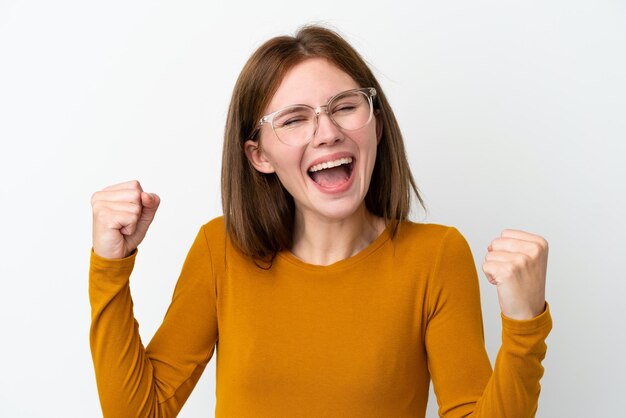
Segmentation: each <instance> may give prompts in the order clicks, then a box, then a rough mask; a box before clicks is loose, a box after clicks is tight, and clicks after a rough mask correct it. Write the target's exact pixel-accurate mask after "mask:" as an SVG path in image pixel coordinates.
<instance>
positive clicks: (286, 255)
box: [277, 227, 391, 272]
mask: <svg viewBox="0 0 626 418" xmlns="http://www.w3.org/2000/svg"><path fill="white" fill-rule="evenodd" d="M389 238H391V233H390V232H389V228H387V227H385V229H383V231H382V232H381V233H380V234H379V235H378V237H376V239H375V240H374V241H372V242H370V243H369V245H368V246H367V247H365V248H363V249H362V250H361V251H359V252H358V253H356V254H355V255H353V256H351V257H348V258H344V259H343V260H339V261H336V262H334V263H333V264H328V265H325V266H324V265H320V264H310V263H307V262H304V261H302V260H300V259H299V258H298V257H296V256H295V255H294V254H293V253H292V252H291V251H289V250H282V251H280V252H279V253H278V254H277V255H278V257H280V258H281V259H283V260H285V261H287V262H289V263H290V264H293V265H295V266H296V267H298V268H302V269H305V270H311V271H326V272H328V271H332V270H342V269H344V268H348V267H351V266H353V265H354V264H356V263H358V262H360V261H361V260H363V259H365V258H367V257H369V256H370V255H371V254H372V253H374V252H375V251H376V250H377V249H378V248H380V247H381V246H382V245H383V244H384V243H385V242H387V241H388V240H389Z"/></svg>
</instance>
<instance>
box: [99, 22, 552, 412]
mask: <svg viewBox="0 0 626 418" xmlns="http://www.w3.org/2000/svg"><path fill="white" fill-rule="evenodd" d="M411 192H413V193H415V195H416V197H417V199H418V200H419V201H420V203H422V205H423V202H422V199H421V197H420V195H419V193H418V190H417V188H416V187H415V183H414V181H413V178H412V176H411V173H410V170H409V167H408V164H407V159H406V156H405V151H404V146H403V141H402V135H401V133H400V129H399V127H398V124H397V122H396V119H395V117H394V114H393V111H392V110H391V108H390V106H389V103H388V102H387V100H386V98H385V94H384V92H383V90H382V88H381V87H380V85H379V84H378V82H377V81H376V79H375V78H374V76H373V74H372V72H371V71H370V70H369V68H368V67H367V65H366V64H365V63H364V61H363V59H362V58H361V57H360V56H359V54H358V53H357V52H356V51H355V50H354V49H353V48H352V47H351V46H350V45H349V44H348V43H347V42H346V41H345V40H344V39H342V38H341V37H340V36H339V35H338V34H336V33H335V32H333V31H330V30H328V29H325V28H321V27H316V26H308V27H304V28H302V29H301V30H300V31H299V32H298V33H297V34H296V36H295V37H287V36H284V37H277V38H273V39H271V40H269V41H268V42H266V43H265V44H264V45H262V46H261V47H260V48H259V49H258V50H257V51H256V52H255V53H254V54H253V55H252V57H251V58H250V59H249V61H248V62H247V64H246V65H245V67H244V68H243V70H242V72H241V75H240V76H239V79H238V80H237V83H236V86H235V88H234V92H233V96H232V101H231V104H230V108H229V112H228V120H227V124H226V131H225V144H224V155H223V167H222V199H223V208H224V215H223V217H219V218H216V219H213V220H211V221H210V222H207V223H206V224H204V225H202V226H201V227H200V230H199V232H198V234H197V237H196V239H195V241H194V243H193V245H192V246H191V249H190V250H189V253H188V255H187V258H186V260H185V263H184V265H183V267H182V271H181V274H180V277H179V279H178V283H177V285H176V289H175V291H174V296H173V299H172V303H171V305H170V307H169V309H168V311H167V314H166V316H165V319H164V321H163V324H162V325H161V327H160V328H159V329H158V331H157V332H156V334H155V335H154V337H153V339H152V340H151V341H150V343H149V344H148V346H147V347H146V348H145V349H144V346H143V345H142V342H141V340H140V337H139V333H138V330H137V323H136V321H135V320H134V317H133V310H132V300H131V295H130V291H129V284H128V283H129V277H130V274H131V272H132V269H133V266H134V263H135V259H136V257H137V254H138V250H137V247H138V245H139V243H140V242H141V241H142V240H143V238H144V237H145V234H146V231H147V229H148V227H149V225H150V223H151V222H152V220H153V218H154V216H155V212H156V210H157V208H158V206H159V203H160V199H159V197H158V196H157V195H156V194H152V193H146V192H144V191H143V190H142V188H141V185H140V184H139V182H138V181H129V182H126V183H121V184H117V185H114V186H110V187H107V188H105V189H103V190H101V191H98V192H96V193H94V195H93V196H92V206H93V215H94V216H93V220H94V222H93V248H92V251H91V267H90V273H89V296H90V302H91V307H92V326H91V336H90V337H91V341H90V342H91V350H92V355H93V361H94V366H95V372H96V379H97V383H98V391H99V395H100V401H101V405H102V410H103V412H104V415H105V416H107V417H109V416H110V417H130V416H133V417H134V416H138V417H153V416H154V417H157V416H158V417H166V416H175V415H176V414H177V413H178V412H179V411H180V409H181V408H182V406H183V404H184V403H185V401H186V399H187V398H188V396H189V394H190V393H191V391H192V389H193V387H194V386H195V384H196V382H197V381H198V379H199V378H200V375H201V374H202V371H203V370H204V368H205V367H206V365H207V363H208V362H209V361H210V360H211V358H212V357H213V353H214V350H216V352H217V355H216V357H217V360H216V361H217V389H216V395H217V403H216V410H215V415H216V417H237V418H245V417H424V416H425V410H426V404H427V398H428V387H429V384H430V380H431V378H432V381H433V384H434V388H435V393H436V395H437V401H438V404H439V414H440V416H443V417H466V416H474V417H489V418H494V417H529V416H533V415H534V412H535V411H536V409H537V403H538V397H539V392H540V385H539V380H540V379H541V377H542V375H543V367H542V365H541V361H542V360H543V358H544V356H545V354H546V345H545V339H546V337H547V335H548V333H549V332H550V329H551V327H552V321H551V317H550V312H549V306H548V304H547V303H546V301H545V275H546V266H547V255H548V245H547V242H546V241H545V240H544V239H543V238H542V237H540V236H537V235H534V234H530V233H527V232H524V231H517V230H504V231H503V232H502V236H501V237H498V238H496V239H494V240H493V241H492V242H491V245H490V246H489V248H488V252H487V255H486V257H485V262H484V264H483V271H484V272H485V274H486V276H487V277H488V278H489V280H490V282H491V283H493V284H494V285H496V287H497V291H498V298H499V301H500V306H501V310H502V314H501V317H502V347H501V349H500V352H499V354H498V357H497V359H496V362H495V367H494V369H493V370H492V368H491V364H490V361H489V358H488V356H487V353H486V351H485V346H484V336H483V323H482V314H481V307H480V294H479V284H478V277H477V272H476V268H475V264H474V260H473V256H472V253H471V250H470V247H469V245H468V244H467V242H466V240H465V239H464V237H463V236H462V235H461V233H460V232H459V231H458V230H457V229H456V228H454V227H451V226H444V225H438V224H419V223H413V222H410V221H408V220H407V215H408V213H409V203H410V199H411Z"/></svg>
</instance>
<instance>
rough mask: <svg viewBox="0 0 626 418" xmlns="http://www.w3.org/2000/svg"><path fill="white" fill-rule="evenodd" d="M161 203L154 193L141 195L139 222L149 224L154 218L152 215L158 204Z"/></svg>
mask: <svg viewBox="0 0 626 418" xmlns="http://www.w3.org/2000/svg"><path fill="white" fill-rule="evenodd" d="M160 203H161V198H159V196H158V195H157V194H156V193H146V192H142V193H141V204H142V205H143V209H142V211H141V219H140V221H148V222H151V221H152V219H153V218H154V214H155V213H156V211H157V209H158V207H159V204H160Z"/></svg>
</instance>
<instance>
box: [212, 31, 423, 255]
mask: <svg viewBox="0 0 626 418" xmlns="http://www.w3.org/2000/svg"><path fill="white" fill-rule="evenodd" d="M311 57H322V58H326V59H327V60H329V61H330V62H331V63H333V64H334V65H336V66H337V67H338V68H339V69H341V70H342V71H344V72H345V73H347V74H348V75H350V76H351V77H352V78H353V79H354V80H355V81H356V82H357V84H358V85H359V86H360V87H374V88H375V89H376V92H377V93H376V96H375V101H374V108H375V109H376V112H377V113H378V115H379V117H380V118H382V126H383V133H382V138H381V140H380V142H379V144H378V149H377V155H376V162H375V165H374V171H373V173H372V179H371V181H370V186H369V190H368V192H367V195H366V196H365V205H366V207H367V209H368V210H369V211H370V212H371V213H373V214H374V215H377V216H381V217H383V218H384V219H385V222H386V225H387V227H389V228H390V230H391V233H392V236H393V237H395V236H396V234H397V230H398V227H399V225H400V223H399V221H400V220H404V219H406V218H407V216H408V214H409V210H410V204H411V190H412V191H413V192H414V193H415V196H416V197H417V199H418V200H419V202H420V204H421V205H422V207H424V209H426V207H425V206H424V201H423V200H422V198H421V196H420V195H419V192H418V189H417V186H416V185H415V181H414V180H413V176H412V175H411V171H410V169H409V164H408V161H407V158H406V152H405V149H404V143H403V140H402V134H401V132H400V127H399V126H398V122H397V121H396V118H395V115H394V113H393V111H392V110H391V106H390V105H389V103H388V102H387V98H386V97H385V94H384V92H383V90H382V88H381V87H380V85H379V84H378V81H377V80H376V78H375V77H374V75H373V74H372V72H371V70H370V69H369V68H368V66H367V64H366V63H365V61H364V60H363V58H361V56H360V55H359V53H358V52H357V51H356V50H354V48H352V46H350V44H348V42H346V41H345V40H344V39H343V38H342V37H341V36H340V35H338V34H337V33H336V32H334V31H333V30H330V29H327V28H324V27H320V26H317V25H306V26H303V27H301V28H300V29H299V30H298V32H297V33H296V35H295V36H293V37H291V36H278V37H275V38H272V39H270V40H268V41H267V42H265V43H264V44H263V45H261V46H260V47H259V48H258V49H257V50H256V51H255V52H254V53H253V54H252V56H251V57H250V59H248V62H247V63H246V64H245V66H244V67H243V69H242V71H241V74H240V75H239V78H238V79H237V82H236V84H235V88H234V90H233V96H232V99H231V102H230V106H229V109H228V116H227V119H226V128H225V132H224V150H223V155H222V206H223V210H224V222H225V225H226V231H227V232H228V234H229V236H230V238H231V240H232V242H233V243H234V244H235V245H236V246H237V247H238V248H239V249H240V250H241V251H242V252H243V253H244V254H247V255H249V256H252V257H253V258H255V259H260V260H265V261H268V262H270V265H271V260H272V259H273V258H274V256H275V255H276V253H277V252H279V251H281V250H283V249H288V248H290V247H291V244H292V239H293V228H294V219H295V204H294V201H293V197H292V196H291V195H290V194H289V193H288V192H287V190H286V189H285V188H284V187H283V185H282V184H281V182H280V180H279V179H278V176H277V175H276V174H275V173H272V174H264V173H260V172H259V171H257V170H256V169H255V168H254V167H253V166H252V164H251V163H250V162H249V160H248V158H247V157H246V155H245V152H244V143H245V141H246V139H248V138H249V137H250V135H251V134H252V133H253V132H254V128H255V126H256V124H257V122H258V120H259V118H260V117H261V116H262V112H263V110H264V109H265V107H266V106H267V105H268V104H269V102H270V101H271V99H272V97H273V95H274V93H275V92H276V90H277V89H278V87H279V85H280V83H281V81H282V79H283V77H284V76H285V75H286V74H287V72H288V71H289V70H290V69H291V68H293V67H294V66H295V65H296V64H299V63H300V62H302V61H304V60H306V59H307V58H311Z"/></svg>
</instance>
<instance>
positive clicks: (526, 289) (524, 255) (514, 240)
mask: <svg viewBox="0 0 626 418" xmlns="http://www.w3.org/2000/svg"><path fill="white" fill-rule="evenodd" d="M547 268H548V241H546V240H545V239H544V238H543V237H540V236H539V235H535V234H531V233H529V232H524V231H519V230H516V229H505V230H503V231H502V234H501V236H500V238H496V239H494V240H493V241H491V245H489V247H488V248H487V255H485V262H484V263H483V272H484V273H485V275H486V276H487V279H488V280H489V282H490V283H491V284H494V285H496V288H497V289H498V300H499V302H500V309H501V310H502V313H503V314H504V316H506V317H508V318H511V319H518V320H525V319H532V318H534V317H536V316H538V315H539V314H541V313H542V312H543V311H544V310H545V306H546V270H547Z"/></svg>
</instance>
